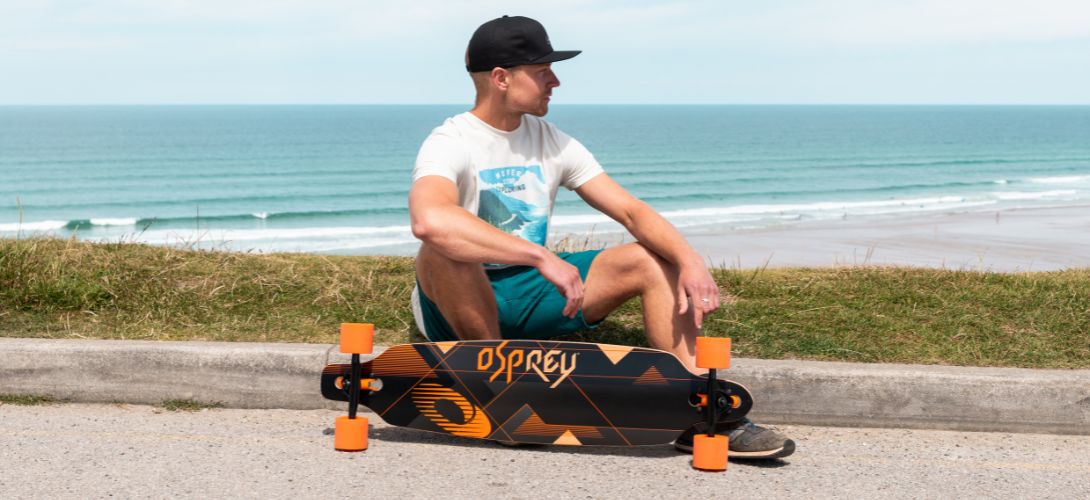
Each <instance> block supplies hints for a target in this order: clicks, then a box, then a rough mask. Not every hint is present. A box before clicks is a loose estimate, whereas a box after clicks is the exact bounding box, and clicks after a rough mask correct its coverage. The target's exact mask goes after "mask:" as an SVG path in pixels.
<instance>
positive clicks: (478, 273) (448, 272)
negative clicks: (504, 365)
mask: <svg viewBox="0 0 1090 500" xmlns="http://www.w3.org/2000/svg"><path fill="white" fill-rule="evenodd" d="M416 279H417V280H419V281H420V288H421V289H423V291H424V295H427V296H428V298H429V299H431V301H432V302H434V303H435V305H436V306H438V307H439V312H441V313H442V314H443V318H444V319H446V320H447V323H449V324H450V327H451V328H453V329H454V331H455V333H457V334H458V337H459V338H461V339H462V340H490V339H499V338H500V321H499V313H498V312H497V310H496V297H495V295H493V293H492V285H491V284H490V283H489V281H488V276H486V275H485V272H484V268H482V267H481V264H475V263H469V262H459V261H455V260H451V259H449V258H447V257H446V256H445V255H443V254H441V253H439V251H437V250H435V249H434V248H432V247H431V246H430V245H428V244H426V243H425V244H424V245H421V247H420V252H419V253H418V254H417V256H416Z"/></svg>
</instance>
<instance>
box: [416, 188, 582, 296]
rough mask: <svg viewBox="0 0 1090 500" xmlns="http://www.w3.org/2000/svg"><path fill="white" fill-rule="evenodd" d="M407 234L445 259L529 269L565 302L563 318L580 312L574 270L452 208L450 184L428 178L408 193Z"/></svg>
mask: <svg viewBox="0 0 1090 500" xmlns="http://www.w3.org/2000/svg"><path fill="white" fill-rule="evenodd" d="M409 219H410V221H411V224H412V231H413V235H414V236H416V237H417V238H418V239H420V241H422V242H424V243H425V244H428V245H431V246H432V247H433V248H435V249H436V250H438V251H439V253H442V254H443V255H445V256H446V257H447V258H449V259H451V260H457V261H461V262H475V263H486V262H488V263H495V264H516V265H525V266H533V267H536V268H537V269H538V271H540V272H541V275H542V276H543V277H544V278H545V279H547V280H549V282H550V283H552V284H553V285H555V286H556V288H557V290H559V291H560V294H561V295H563V296H564V297H565V298H567V299H568V303H567V304H566V306H565V307H564V311H563V314H564V315H565V316H567V317H569V318H574V317H575V315H576V313H578V312H579V310H580V309H581V308H582V307H583V280H582V279H581V278H580V276H579V269H578V268H576V267H575V266H573V265H571V264H569V263H567V262H565V261H564V260H563V259H560V258H559V257H557V256H556V255H554V254H553V253H552V252H550V251H548V250H547V249H545V247H542V246H539V245H536V244H534V243H531V242H529V241H527V240H524V239H522V238H519V237H517V236H514V235H511V234H507V233H505V232H503V231H501V230H499V229H497V228H495V227H493V226H492V225H490V224H488V223H487V222H485V221H483V220H481V218H480V217H477V216H475V215H473V214H471V213H469V212H468V211H467V210H466V209H464V208H462V207H461V205H459V204H458V188H457V186H456V185H455V184H454V182H452V181H451V180H450V179H447V178H445V177H440V176H435V175H429V176H425V177H421V178H420V179H417V180H416V182H414V183H413V185H412V188H411V189H410V190H409Z"/></svg>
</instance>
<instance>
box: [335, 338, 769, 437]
mask: <svg viewBox="0 0 1090 500" xmlns="http://www.w3.org/2000/svg"><path fill="white" fill-rule="evenodd" d="M728 354H729V353H728ZM350 373H351V365H350V364H333V365H328V366H326V367H325V369H324V370H323V372H322V379H321V389H322V394H323V396H325V397H326V398H328V399H332V400H337V401H349V397H350V391H351V387H350V385H351V380H352V379H351V377H350ZM362 377H363V378H364V379H365V380H367V382H366V384H367V385H366V387H364V388H363V390H361V391H360V395H359V403H360V404H363V405H365V406H367V407H368V408H370V409H371V410H372V411H374V412H375V413H376V414H377V415H378V416H379V417H381V418H382V419H383V420H384V421H386V422H387V423H389V424H392V425H398V426H403V427H409V428H413V429H419V430H423V431H431V432H440V433H446V434H451V435H455V436H462V437H471V438H481V439H491V440H497V441H507V442H516V443H536V444H557V445H609V446H645V445H659V444H666V443H670V442H672V441H674V440H675V439H676V438H677V437H678V436H679V435H680V434H681V433H682V432H684V431H685V430H687V429H689V428H690V427H692V426H693V425H694V424H696V423H698V422H702V421H705V419H706V418H707V412H708V411H709V410H708V408H709V403H710V404H715V405H717V419H718V421H719V422H737V421H739V420H741V419H742V418H743V417H744V416H745V415H746V413H747V412H749V410H750V408H751V407H752V405H753V399H752V397H751V396H750V393H749V391H748V390H746V388H745V387H743V386H741V385H739V384H737V383H734V382H730V381H726V380H714V383H716V384H717V385H718V388H719V391H718V394H717V395H716V398H717V401H713V402H708V401H707V394H708V392H709V391H708V384H709V380H708V379H707V378H704V377H702V376H701V377H698V376H696V375H693V374H691V373H690V372H689V371H688V370H686V369H685V367H684V365H682V363H681V362H680V361H679V360H678V359H677V357H675V356H674V355H673V354H670V353H667V352H665V351H660V350H656V349H648V348H642V347H629V346H618V345H609V344H594V343H582V342H562V341H537V340H503V341H459V342H440V343H418V344H401V345H396V346H393V347H390V348H389V349H387V350H386V351H385V352H383V353H382V354H380V355H378V356H377V357H376V358H374V359H373V360H370V361H366V362H363V363H362ZM361 385H362V384H361ZM724 453H725V450H724Z"/></svg>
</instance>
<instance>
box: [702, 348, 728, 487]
mask: <svg viewBox="0 0 1090 500" xmlns="http://www.w3.org/2000/svg"><path fill="white" fill-rule="evenodd" d="M696 366H697V367H698V368H707V369H708V378H707V381H708V385H707V389H706V391H707V392H706V393H705V394H703V395H702V396H703V397H702V398H701V403H702V404H701V406H704V407H705V410H704V411H705V415H706V416H707V424H708V433H707V434H706V435H705V434H698V435H695V436H693V468H694V469H699V470H703V471H709V472H718V471H724V470H727V453H728V449H729V441H728V439H727V436H722V435H717V434H716V433H715V424H716V423H717V422H718V421H719V411H720V409H721V408H733V407H734V406H735V405H736V404H737V397H736V396H732V395H730V394H725V393H723V391H721V390H720V389H719V383H718V382H717V381H716V369H726V368H730V339H729V338H713V337H697V338H696ZM728 396H730V398H729V400H728ZM727 411H730V410H729V409H728V410H727Z"/></svg>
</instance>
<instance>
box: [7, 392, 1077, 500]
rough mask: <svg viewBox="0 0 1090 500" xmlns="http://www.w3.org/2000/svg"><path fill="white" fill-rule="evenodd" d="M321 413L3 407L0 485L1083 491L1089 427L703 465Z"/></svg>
mask: <svg viewBox="0 0 1090 500" xmlns="http://www.w3.org/2000/svg"><path fill="white" fill-rule="evenodd" d="M339 414H340V413H338V412H335V411H330V410H303V411H300V410H234V409H206V410H200V411H189V412H187V411H178V412H172V411H166V410H164V409H162V408H157V407H151V406H137V405H124V404H117V405H109V404H105V405H103V404H50V405H44V406H15V405H11V404H6V405H3V404H0V496H3V497H4V498H32V497H57V496H61V495H64V496H66V497H77V498H88V497H92V498H99V497H111V496H112V497H121V498H131V497H153V498H165V497H202V498H209V497H211V498H223V497H272V498H316V497H327V498H329V497H342V498H343V497H348V496H359V497H363V498H372V497H387V496H391V495H396V497H410V498H424V497H429V498H490V497H500V498H603V497H635V498H664V497H665V498H680V497H690V498H695V497H720V498H725V497H732V498H784V497H803V498H883V499H890V498H979V497H992V498H996V497H1014V498H1090V437H1088V436H1054V435H1044V434H1005V433H969V432H950V431H924V430H890V429H848V428H829V427H804V426H790V427H783V430H785V431H787V432H788V433H789V434H790V435H792V436H793V437H794V438H795V439H796V441H797V442H798V451H797V452H796V454H795V455H794V456H792V457H789V458H788V459H786V460H782V461H776V462H773V463H761V462H743V461H732V462H731V464H730V467H729V469H728V471H727V472H725V473H702V472H698V471H694V470H692V469H691V468H690V466H689V458H688V457H687V456H685V455H682V454H679V453H677V452H675V451H674V449H673V447H671V446H659V447H650V448H638V449H619V448H589V447H588V448H572V447H561V446H553V447H533V448H507V447H503V446H500V445H497V444H494V443H488V442H482V441H476V440H470V439H461V438H454V437H450V436H445V435H439V434H431V433H426V432H420V431H414V430H410V429H403V428H399V427H391V426H388V425H385V424H383V423H382V422H381V421H379V420H378V418H376V417H375V415H374V414H371V413H365V414H363V415H365V416H368V417H369V418H370V419H371V422H372V430H371V448H370V449H369V450H368V451H366V452H364V453H339V452H336V451H334V450H333V436H332V429H331V426H332V423H333V420H334V418H335V417H336V416H337V415H339Z"/></svg>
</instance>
